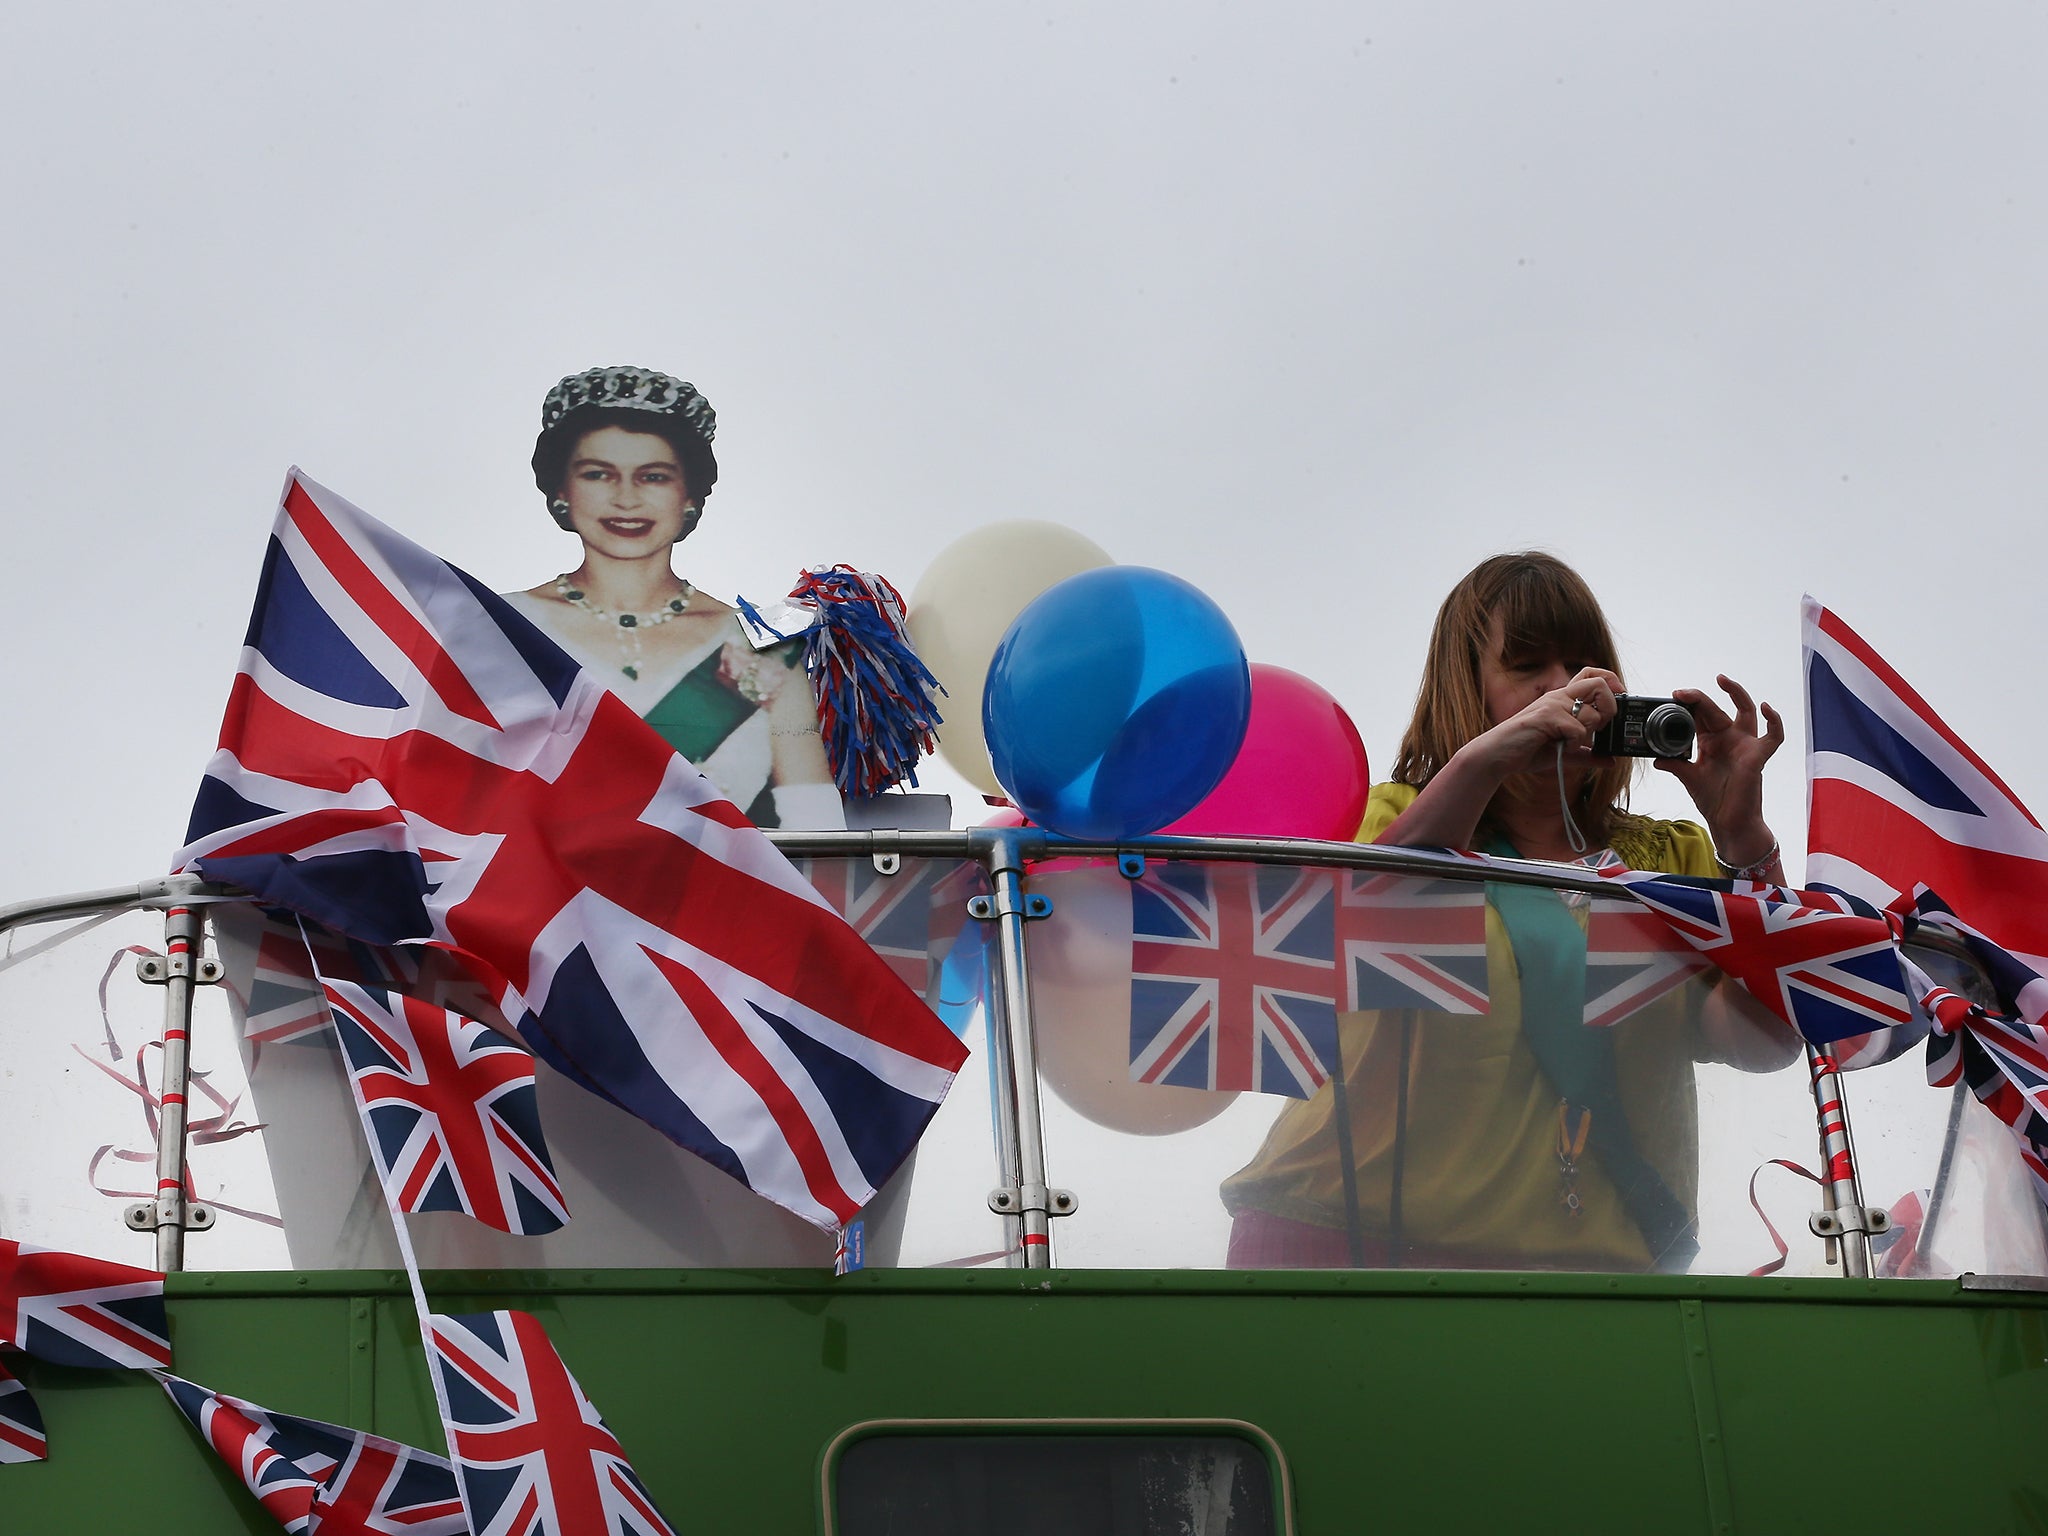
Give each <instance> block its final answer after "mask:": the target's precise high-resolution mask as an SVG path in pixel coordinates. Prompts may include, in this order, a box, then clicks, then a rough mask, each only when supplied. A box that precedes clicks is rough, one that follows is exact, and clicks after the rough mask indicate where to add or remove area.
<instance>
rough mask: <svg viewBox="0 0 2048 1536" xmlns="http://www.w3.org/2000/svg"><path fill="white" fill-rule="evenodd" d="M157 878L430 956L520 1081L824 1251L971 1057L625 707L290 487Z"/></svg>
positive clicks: (477, 587)
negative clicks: (791, 1219)
mask: <svg viewBox="0 0 2048 1536" xmlns="http://www.w3.org/2000/svg"><path fill="white" fill-rule="evenodd" d="M176 863H177V867H178V868H179V869H181V870H196V871H198V872H199V873H201V874H203V875H205V876H206V877H207V878H210V879H216V880H222V881H226V882H228V883H231V884H234V885H238V886H241V887H243V888H244V889H246V890H249V891H251V892H253V893H255V894H256V895H257V897H258V898H259V899H260V900H262V901H264V902H266V903H269V904H272V905H277V906H284V907H290V908H292V909H293V910H295V911H298V912H300V913H302V914H305V915H307V916H309V917H311V918H313V919H314V920H316V921H317V922H319V923H320V924H322V925H323V926H324V927H326V928H328V929H330V930H331V931H333V932H335V933H338V934H343V935H346V936H348V937H350V938H353V939H356V940H360V941H362V942H364V943H368V944H377V945H405V946H408V947H415V948H426V949H429V950H438V951H442V952H444V953H445V954H446V955H448V956H451V957H453V958H454V959H455V960H456V961H457V962H459V964H460V965H461V966H462V967H463V968H465V969H467V970H468V971H469V972H471V973H472V974H474V975H476V976H477V977H479V978H483V979H485V980H487V981H488V983H489V984H490V986H491V987H492V990H493V995H494V997H495V999H496V1000H497V1001H498V1002H499V1004H500V1008H499V1011H500V1012H501V1013H502V1015H503V1016H504V1017H505V1018H506V1019H507V1020H509V1021H511V1022H512V1023H513V1024H514V1025H516V1027H517V1028H518V1030H519V1032H520V1034H521V1035H523V1036H524V1037H525V1038H526V1039H527V1041H528V1043H529V1044H531V1045H533V1046H534V1048H535V1050H536V1052H537V1053H539V1054H540V1055H542V1056H543V1057H544V1058H545V1059H547V1060H548V1061H550V1062H551V1063H559V1064H561V1065H562V1066H563V1067H564V1069H565V1070H566V1071H567V1072H568V1073H569V1074H570V1075H571V1076H573V1077H574V1078H575V1079H576V1080H577V1081H578V1082H580V1083H582V1084H583V1085H584V1086H586V1087H589V1088H591V1089H593V1090H594V1091H596V1092H599V1093H601V1094H603V1095H604V1096H605V1097H607V1098H609V1099H611V1100H612V1101H613V1102H615V1103H617V1104H619V1105H621V1106H623V1107H625V1108H627V1109H628V1110H630V1111H631V1112H632V1113H633V1114H636V1115H638V1116H639V1117H640V1118H641V1119H644V1120H646V1121H647V1122H648V1123H649V1124H651V1125H653V1126H655V1127H656V1128H657V1129H658V1130H660V1131H661V1132H663V1134H665V1135H667V1136H668V1137H669V1138H670V1139H671V1140H673V1141H675V1142H677V1143H678V1144H679V1145H681V1146H684V1147H686V1148H688V1149H690V1150H691V1151H693V1152H696V1153H697V1154H698V1155H700V1156H702V1157H704V1158H705V1159H706V1160H708V1161H710V1162H711V1163H713V1164H714V1165H716V1166H717V1167H720V1168H722V1169H724V1170H725V1171H726V1172H728V1173H730V1174H732V1175H733V1176H734V1177H735V1178H738V1179H740V1180H741V1181H742V1182H744V1183H746V1184H747V1185H748V1186H749V1187H751V1188H753V1189H754V1190H756V1191H757V1192H759V1193H761V1194H763V1195H766V1196H767V1197H768V1198H770V1199H773V1200H775V1201H777V1202H779V1203H780V1204H782V1205H785V1206H787V1207H788V1208H789V1209H791V1210H793V1211H795V1212H796V1213H797V1214H799V1215H801V1216H804V1217H806V1218H807V1219H809V1220H811V1221H813V1222H815V1223H816V1224H817V1225H819V1226H821V1227H824V1228H826V1229H827V1230H828V1231H829V1230H836V1229H837V1227H838V1226H839V1224H840V1223H841V1222H843V1221H845V1220H847V1219H848V1218H850V1217H851V1216H852V1215H853V1214H854V1213H855V1212H856V1211H858V1210H859V1209H860V1208H861V1206H862V1205H864V1204H865V1203H866V1202H867V1201H868V1200H869V1199H870V1198H871V1197H872V1196H873V1194H874V1192H875V1190H876V1188H877V1187H878V1186H879V1185H880V1184H881V1183H882V1182H883V1181H884V1180H885V1179H887V1177H888V1176H889V1174H890V1173H892V1172H893V1171H894V1170H895V1168H896V1167H897V1165H898V1164H899V1163H901V1161H902V1160H903V1158H904V1156H905V1155H906V1154H907V1153H908V1151H909V1149H910V1147H911V1146H912V1145H913V1144H914V1143H915V1141H916V1139H917V1137H918V1135H919V1134H921V1133H922V1131H923V1129H924V1127H925V1125H926V1123H927V1122H928V1121H929V1120H930V1119H931V1116H932V1114H933V1112H934V1111H935V1110H936V1109H937V1107H938V1103H939V1100H940V1099H941V1098H942V1097H943V1096H944V1094H945V1092H946V1089H947V1088H948V1087H949V1086H950V1085H951V1083H952V1080H953V1076H954V1074H955V1072H956V1071H957V1070H958V1069H959V1066H960V1063H961V1062H962V1061H963V1060H965V1058H966V1049H965V1047H964V1046H962V1045H961V1044H960V1042H959V1041H957V1040H956V1039H955V1038H954V1037H953V1035H952V1034H951V1033H950V1032H949V1031H948V1030H947V1029H946V1028H945V1026H944V1025H942V1024H941V1023H939V1021H938V1020H937V1019H936V1018H935V1017H933V1015H932V1013H931V1011H930V1009H928V1008H926V1007H925V1006H924V1003H923V1002H922V1000H921V999H919V998H918V997H917V996H915V995H914V994H913V993H911V992H910V991H909V990H908V989H907V988H906V987H905V986H904V985H903V984H902V982H901V981H899V980H898V979H897V978H896V976H895V975H894V974H893V973H892V972H891V971H890V969H889V967H888V965H887V963H886V962H884V961H882V960H880V959H878V958H877V957H876V956H875V954H874V953H873V952H872V951H871V950H870V949H869V948H868V947H867V945H866V944H865V943H864V942H862V940H861V939H860V937H859V936H858V935H857V934H855V933H854V932H853V930H852V929H850V928H848V927H847V926H846V924H845V923H844V922H842V921H840V920H839V919H838V917H836V916H835V915H834V914H833V913H832V912H831V910H830V908H829V907H828V906H827V905H826V904H825V902H824V900H823V898H821V897H820V896H819V895H818V894H817V892H816V891H814V890H813V889H812V888H811V887H810V885H809V884H807V883H806V882H805V881H804V880H803V878H802V877H801V876H800V875H798V874H797V873H796V871H795V870H794V869H793V868H792V867H791V865H790V863H789V861H788V860H787V859H785V858H783V857H782V856H781V855H780V854H779V853H777V852H776V851H775V849H774V848H773V846H772V845H770V843H769V842H768V840H767V839H766V838H765V837H764V836H762V835H761V834H760V833H759V832H758V831H757V830H756V829H754V828H753V827H752V826H750V825H749V824H748V823H747V821H746V819H745V818H744V817H743V816H741V814H740V813H739V812H738V811H737V810H736V809H735V808H734V807H733V806H732V805H731V804H729V803H728V802H726V801H725V800H723V799H721V798H720V797H719V795H718V792H717V791H716V790H715V789H714V788H713V787H712V786H711V784H710V782H709V781H708V780H707V779H705V778H704V776H703V775H702V774H700V773H699V772H697V770H696V769H694V768H692V767H691V766H690V765H689V764H688V763H687V762H685V761H684V760H683V759H682V758H680V757H678V756H676V755H675V754H674V753H673V752H671V751H670V750H669V748H668V746H667V744H666V743H664V742H663V741H662V740H661V739H660V738H659V737H658V736H656V735H655V734H654V732H653V731H652V730H651V729H650V728H649V727H648V726H647V725H646V723H645V722H644V721H642V720H640V718H639V717H638V716H636V715H635V714H634V713H633V711H632V710H631V709H630V708H629V707H628V706H627V705H626V704H624V703H623V702H622V701H621V700H619V699H618V698H616V697H615V696H614V695H612V694H611V693H609V692H607V691H606V690H605V688H604V687H603V686H602V685H601V684H600V683H599V682H598V681H597V680H596V679H594V678H592V677H589V676H586V675H585V674H583V673H582V672H581V671H580V669H578V667H577V666H576V664H575V663H574V662H573V661H571V660H570V658H569V657H568V656H567V655H565V654H564V653H563V652H562V651H561V650H560V648H558V647H557V646H555V645H554V644H553V642H551V641H550V640H548V639H547V638H546V637H545V636H543V635H542V634H541V633H540V631H539V630H537V629H536V628H534V626H533V625H532V624H530V623H528V622H527V621H526V620H525V619H524V618H522V617H520V616H519V615H518V614H517V613H515V612H514V611H513V610H512V608H511V607H510V606H509V605H508V604H506V603H505V602H504V601H503V600H502V599H500V598H498V597H497V596H495V595H494V594H492V593H490V592H489V591H487V590H486V589H485V588H484V587H483V586H482V585H481V584H480V583H478V582H476V581H475V580H474V579H472V578H471V577H469V576H466V575H464V574H463V573H462V572H460V571H458V570H456V569H455V568H454V567H453V566H450V565H448V564H446V563H444V562H443V561H441V560H439V559H437V558H436V557H434V556H433V555H430V554H428V553H427V552H426V551H424V550H422V549H420V548H418V547H417V546H415V545H413V544H410V543H408V542H407V541H405V540H404V539H402V538H400V537H399V536H398V535H396V534H394V533H393V532H391V530H389V529H387V528H385V527H383V526H382V525H381V524H379V523H377V522H376V521H375V520H373V519H371V518H369V517H367V516H365V515H364V514H362V513H361V512H359V511H357V510H356V509H355V508H353V507H351V506H349V505H348V503H346V502H345V501H343V500H341V499H340V498H339V497H337V496H335V495H333V494H332V493H331V492H329V491H326V490H324V489H322V488H321V487H319V486H317V485H315V484H314V483H313V482H311V481H310V480H306V479H304V478H303V477H302V476H300V475H299V474H298V473H297V471H294V472H293V473H292V474H291V476H290V477H289V478H288V480H287V482H286V486H285V493H284V497H283V504H282V506H281V507H280V509H279V513H278V518H277V522H276V524H275V527H274V529H273V533H272V537H271V542H270V547H269V551H268V554H267V556H266V559H265V562H264V571H263V578H262V582H261V585H260V588H259V590H258V593H257V600H256V609H255V613H254V616H253V617H252V619H251V622H250V628H249V633H248V638H247V640H246V642H245V644H244V648H243V651H242V658H241V665H240V668H239V671H238V673H237V676H236V678H235V683H234V687H233V690H232V692H231V693H230V696H229V701H228V709H227V716H226V719H225V721H224V722H223V725H222V729H221V745H220V750H219V751H218V752H216V754H215V755H214V759H213V761H212V763H211V764H210V765H209V767H208V769H207V775H206V778H205V780H204V782H203V784H202V786H201V789H200V793H199V797H198V801H197V803H196V805H195V806H194V809H193V816H192V826H191V830H190V832H189V833H188V834H187V842H186V846H185V848H184V849H183V850H181V852H180V853H179V855H178V857H177V861H176Z"/></svg>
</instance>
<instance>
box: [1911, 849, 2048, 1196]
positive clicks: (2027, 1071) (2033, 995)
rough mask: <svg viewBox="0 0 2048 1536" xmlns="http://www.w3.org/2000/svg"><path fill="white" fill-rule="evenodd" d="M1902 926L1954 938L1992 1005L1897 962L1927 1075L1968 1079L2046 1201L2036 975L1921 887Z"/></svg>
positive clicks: (2045, 1070) (2046, 1037)
mask: <svg viewBox="0 0 2048 1536" xmlns="http://www.w3.org/2000/svg"><path fill="white" fill-rule="evenodd" d="M1907 926H1908V930H1909V936H1910V933H1911V932H1913V931H1917V930H1918V929H1920V928H1922V927H1926V928H1929V929H1931V930H1934V931H1937V932H1942V933H1946V934H1947V935H1949V936H1950V937H1951V938H1953V939H1956V940H1959V941H1960V942H1961V943H1962V944H1963V945H1964V946H1965V947H1966V948H1967V949H1968V950H1969V952H1970V954H1971V955H1972V956H1974V957H1975V959H1976V961H1977V964H1978V968H1979V969H1980V970H1981V971H1982V972H1983V974H1984V977H1985V979H1986V980H1987V981H1989V982H1990V984H1991V990H1992V992H1993V993H1995V994H1996V996H1997V998H1998V1000H1999V1003H2000V1007H1999V1008H1997V1009H1991V1008H1986V1007H1983V1006H1982V1005H1981V1004H1978V1003H1975V1002H1972V1001H1971V1000H1970V999H1969V998H1966V997H1963V996H1962V995H1960V994H1959V993H1956V992H1953V991H1950V990H1949V989H1948V988H1946V987H1942V986H1938V985H1936V984H1935V983H1934V982H1933V980H1932V979H1930V978H1929V977H1928V976H1927V974H1926V973H1925V972H1924V971H1922V970H1921V969H1920V968H1919V967H1918V966H1917V965H1915V964H1914V963H1913V962H1912V961H1911V960H1907V961H1905V962H1904V963H1905V967H1906V973H1907V976H1908V979H1909V980H1910V981H1911V982H1912V984H1913V986H1914V988H1915V995H1916V996H1918V997H1919V999H1920V1006H1921V1010H1922V1012H1923V1013H1924V1014H1925V1016H1926V1017H1927V1019H1928V1020H1929V1022H1930V1024H1931V1026H1932V1029H1931V1032H1930V1033H1929V1035H1928V1038H1927V1081H1928V1082H1929V1083H1931V1084H1932V1085H1933V1086H1935V1087H1936V1088H1952V1087H1954V1086H1955V1085H1956V1083H1958V1082H1966V1083H1968V1084H1969V1086H1970V1092H1971V1093H1973V1094H1974V1095H1976V1097H1977V1099H1978V1101H1979V1102H1980V1103H1982V1104H1983V1105H1984V1107H1985V1108H1986V1109H1988V1110H1990V1111H1991V1112H1992V1114H1994V1115H1996V1116H1997V1117H1998V1118H1999V1119H2000V1120H2001V1121H2002V1122H2004V1124H2005V1126H2006V1128H2007V1129H2009V1130H2010V1131H2011V1132H2012V1133H2013V1136H2014V1138H2015V1139H2016V1140H2017V1141H2018V1143H2019V1150H2020V1158H2021V1160H2022V1161H2023V1162H2024V1163H2025V1164H2026V1166H2027V1169H2028V1171H2029V1172H2030V1173H2031V1174H2032V1175H2033V1177H2034V1181H2035V1188H2036V1191H2037V1192H2038V1193H2039V1194H2040V1196H2041V1198H2042V1199H2043V1201H2048V1017H2044V1014H2043V1011H2042V1007H2041V1000H2042V996H2043V990H2044V989H2043V988H2042V987H2041V985H2040V982H2041V978H2040V976H2039V975H2038V974H2037V973H2036V972H2035V970H2034V968H2033V967H2032V966H2031V965H2029V964H2026V963H2025V962H2023V961H2021V960H2019V959H2018V958H2016V957H2015V956H2013V955H2011V954H2009V953H2007V952H2006V951H2005V950H2004V949H2003V948H2001V947H2000V946H1999V945H1997V944H1994V943H1993V942H1992V941H1991V940H1990V939H1989V938H1987V937H1986V936H1985V935H1983V934H1981V933H1979V932H1978V931H1977V930H1976V929H1975V928H1973V927H1971V926H1970V925H1969V924H1968V923H1966V922H1964V921H1963V920H1962V919H1961V918H1960V917H1958V916H1957V915H1956V914H1955V913H1954V912H1952V911H1950V910H1949V908H1948V907H1947V905H1946V904H1945V903H1944V902H1943V901H1942V900H1941V898H1940V897H1939V896H1936V895H1935V894H1934V893H1933V892H1931V891H1929V890H1927V889H1925V888H1924V887H1923V888H1921V889H1920V890H1919V891H1917V892H1916V893H1915V899H1914V903H1913V910H1912V913H1911V915H1910V916H1909V917H1908V918H1907Z"/></svg>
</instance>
